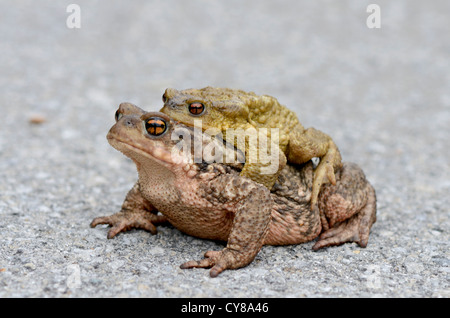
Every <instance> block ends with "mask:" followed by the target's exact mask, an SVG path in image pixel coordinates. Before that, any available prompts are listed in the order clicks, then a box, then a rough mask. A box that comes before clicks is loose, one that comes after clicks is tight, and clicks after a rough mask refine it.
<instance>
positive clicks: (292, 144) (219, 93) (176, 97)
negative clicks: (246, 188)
mask: <svg viewBox="0 0 450 318" xmlns="http://www.w3.org/2000/svg"><path fill="white" fill-rule="evenodd" d="M163 102H164V106H163V108H162V109H161V110H160V111H161V112H163V113H165V114H167V115H169V116H171V117H172V118H173V119H176V120H178V121H181V122H182V123H184V124H187V125H190V126H193V125H194V120H196V119H201V120H202V127H203V128H204V129H210V128H216V129H218V130H220V131H221V133H222V134H223V136H224V139H225V140H227V141H229V142H230V143H232V144H234V145H236V146H237V147H238V148H239V149H241V150H242V151H244V152H245V155H246V157H247V158H253V157H251V156H250V154H255V153H258V151H259V154H261V153H268V152H272V153H274V152H275V153H277V154H278V155H279V157H275V159H276V160H277V167H276V169H275V170H274V169H272V167H268V166H269V165H270V164H271V163H270V162H269V163H264V162H262V160H258V158H257V159H256V160H254V161H250V160H247V162H246V164H245V166H244V168H243V169H242V171H241V176H245V177H248V178H250V179H252V180H255V181H257V182H259V183H261V184H263V185H265V186H266V187H267V188H268V189H269V190H270V189H271V188H272V186H273V185H274V184H275V182H276V181H277V178H278V175H279V174H280V172H281V171H282V170H283V168H284V166H285V164H286V159H287V161H289V162H291V163H296V164H302V163H305V162H307V161H309V160H311V159H312V158H314V157H317V158H320V162H319V164H318V166H317V168H316V169H315V171H314V182H313V189H312V199H311V205H312V206H313V205H315V204H316V202H317V197H318V195H319V192H320V188H321V186H322V184H324V183H327V182H328V181H329V182H331V183H332V184H335V176H334V173H335V171H336V170H337V169H338V168H339V167H340V166H341V155H340V152H339V150H338V148H337V146H336V145H335V143H334V142H333V140H332V139H331V138H330V137H329V136H328V135H327V134H325V133H323V132H321V131H319V130H316V129H314V128H308V129H305V128H304V127H303V126H302V125H301V123H300V122H299V121H298V118H297V116H296V115H295V113H294V112H292V111H291V110H289V109H288V108H286V107H285V106H283V105H281V104H280V103H279V102H278V100H277V99H276V98H274V97H271V96H268V95H262V96H258V95H256V94H254V93H252V92H244V91H242V90H236V89H229V88H215V87H205V88H202V89H186V90H181V91H179V90H176V89H172V88H168V89H166V91H165V93H164V95H163ZM230 128H232V129H243V130H246V129H249V128H254V129H256V130H260V128H278V129H279V133H278V134H279V136H278V140H272V142H270V143H269V144H270V146H267V148H271V147H273V148H271V150H270V151H269V149H263V148H265V146H264V145H261V144H256V143H248V141H247V140H246V141H245V144H244V143H240V144H239V143H237V142H236V141H235V140H234V137H235V135H231V136H227V133H226V131H227V129H230ZM267 137H268V139H271V135H270V131H268V136H267ZM278 147H279V149H275V148H278ZM243 148H245V149H243ZM256 148H258V149H256ZM274 150H275V151H274ZM279 150H281V151H279ZM272 158H273V157H272ZM265 168H267V169H266V170H264V169H265ZM269 168H270V169H269Z"/></svg>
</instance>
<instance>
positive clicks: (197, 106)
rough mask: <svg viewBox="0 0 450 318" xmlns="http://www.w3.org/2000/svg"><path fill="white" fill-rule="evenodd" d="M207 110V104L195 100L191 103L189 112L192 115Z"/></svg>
mask: <svg viewBox="0 0 450 318" xmlns="http://www.w3.org/2000/svg"><path fill="white" fill-rule="evenodd" d="M204 111H205V105H203V104H202V103H200V102H193V103H191V104H189V112H190V113H191V114H192V115H201V114H202V113H203V112H204Z"/></svg>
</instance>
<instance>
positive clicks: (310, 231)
mask: <svg viewBox="0 0 450 318" xmlns="http://www.w3.org/2000/svg"><path fill="white" fill-rule="evenodd" d="M190 132H193V128H192V127H188V126H185V125H183V124H181V123H178V122H177V121H175V120H173V119H171V118H170V117H168V116H167V115H165V114H162V113H159V112H151V113H147V112H144V111H143V110H142V109H140V108H138V107H136V106H134V105H132V104H128V103H123V104H121V105H120V107H119V109H118V111H117V112H116V124H115V125H114V126H113V127H112V128H111V129H110V131H109V132H108V135H107V139H108V141H109V143H110V144H111V145H112V146H113V147H114V148H116V149H117V150H119V151H121V152H122V153H123V154H125V155H126V156H127V157H129V158H131V159H132V160H133V161H134V163H135V164H136V167H137V171H138V180H137V182H136V184H135V185H134V186H133V188H132V189H131V190H130V191H129V192H128V194H127V196H126V197H125V201H124V203H123V205H122V208H121V210H120V212H118V213H116V214H113V215H111V216H105V217H99V218H95V219H94V220H93V221H92V222H91V226H92V227H95V226H96V225H98V224H109V225H111V226H112V228H111V229H110V230H109V232H108V238H112V237H114V236H115V235H117V234H118V233H119V232H122V231H126V230H129V229H131V228H143V229H146V230H148V231H150V232H151V233H152V234H155V233H156V225H158V224H161V223H164V222H167V221H168V222H170V223H171V224H172V225H173V226H174V227H176V228H177V229H179V230H180V231H182V232H184V233H187V234H189V235H192V236H196V237H200V238H207V239H215V240H222V241H226V242H227V245H226V247H225V248H224V249H223V250H221V251H208V252H206V254H205V258H203V259H201V260H199V261H188V262H186V263H184V264H182V265H181V268H193V267H203V268H211V270H210V275H211V276H212V277H215V276H217V275H218V274H220V273H221V272H222V271H224V270H226V269H234V268H239V267H243V266H246V265H248V264H249V263H250V262H252V260H253V259H254V258H255V256H256V255H257V253H258V251H259V250H260V249H261V247H262V246H263V245H265V244H271V245H285V244H299V243H303V242H307V241H311V240H313V239H315V238H317V237H318V240H317V242H316V243H315V245H314V246H313V249H314V250H317V249H320V248H322V247H326V246H331V245H338V244H343V243H345V242H357V243H358V244H359V245H360V246H362V247H365V246H366V245H367V242H368V238H369V231H370V228H371V226H372V224H373V223H374V222H375V220H376V197H375V191H374V189H373V187H372V186H371V185H370V183H369V182H368V181H367V180H366V178H365V176H364V173H363V172H362V170H361V169H360V168H359V167H358V166H357V165H355V164H352V163H344V164H343V165H342V167H339V168H338V169H337V170H336V184H335V185H332V184H330V183H328V184H325V185H323V186H322V189H321V191H320V193H319V197H318V205H317V206H315V207H314V208H311V204H310V201H311V196H312V191H311V190H312V184H313V174H314V171H313V166H312V163H311V162H310V161H309V162H307V163H305V164H301V165H294V164H292V165H291V164H288V165H286V166H285V167H284V168H283V170H282V171H281V173H280V174H279V176H278V179H277V181H276V183H275V184H274V186H273V187H272V189H271V191H269V190H268V189H267V188H266V187H264V186H263V185H261V184H259V183H257V182H255V181H253V180H251V179H249V178H246V177H243V176H241V175H240V172H241V169H242V167H243V165H242V163H239V162H237V163H233V164H227V163H219V162H215V161H205V160H201V161H200V162H197V161H196V160H195V158H194V157H195V151H194V150H193V149H192V148H191V149H189V148H184V147H180V143H181V145H182V146H183V145H184V144H185V143H187V144H191V141H192V140H193V141H194V143H195V142H197V143H198V142H200V143H202V144H203V145H208V144H209V143H210V142H211V136H208V135H207V134H205V133H203V134H200V135H195V134H194V133H190ZM196 138H197V139H196ZM223 147H224V150H223V152H222V153H223V155H225V154H227V153H228V152H230V151H231V152H233V153H236V156H239V154H238V152H239V151H237V150H236V149H235V147H234V146H232V145H230V144H227V143H226V142H225V143H224V144H223ZM158 212H160V213H158Z"/></svg>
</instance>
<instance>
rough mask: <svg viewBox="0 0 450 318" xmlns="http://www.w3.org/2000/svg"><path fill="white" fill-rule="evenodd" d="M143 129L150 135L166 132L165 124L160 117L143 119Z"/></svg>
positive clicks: (159, 134)
mask: <svg viewBox="0 0 450 318" xmlns="http://www.w3.org/2000/svg"><path fill="white" fill-rule="evenodd" d="M145 129H146V130H147V132H148V133H149V134H150V135H152V136H161V135H162V134H164V133H165V132H166V130H167V124H166V121H165V120H164V119H162V118H160V117H151V118H149V119H147V120H146V121H145Z"/></svg>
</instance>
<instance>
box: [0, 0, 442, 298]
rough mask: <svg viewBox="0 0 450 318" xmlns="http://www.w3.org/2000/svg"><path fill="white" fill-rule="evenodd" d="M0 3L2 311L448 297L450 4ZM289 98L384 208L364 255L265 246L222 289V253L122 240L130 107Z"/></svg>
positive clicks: (138, 234)
mask: <svg viewBox="0 0 450 318" xmlns="http://www.w3.org/2000/svg"><path fill="white" fill-rule="evenodd" d="M372 2H374V1H360V0H352V1H344V0H342V1H323V0H317V1H306V0H305V1H303V0H301V1H300V0H295V1H284V0H281V1H269V0H267V1H261V0H258V1H256V0H249V1H237V0H232V1H206V0H203V1H202V0H194V1H175V0H168V1H167V0H166V1H143V0H141V1H132V2H131V1H118V0H114V1H112V0H111V1H87V0H83V1H81V0H79V1H77V2H76V3H77V4H79V6H80V8H81V28H79V29H69V28H68V27H67V26H66V19H67V17H68V16H69V14H70V13H67V12H66V8H67V6H68V5H69V4H70V3H71V2H69V1H51V0H48V1H44V0H34V1H31V0H29V1H24V0H20V1H14V2H11V1H1V2H0V16H1V17H0V52H1V58H0V108H1V113H2V115H3V119H4V120H3V121H2V124H1V125H0V297H123V296H124V297H449V296H450V284H449V250H450V249H449V214H450V213H449V205H450V200H449V198H450V196H449V193H450V168H449V155H450V152H449V149H450V128H449V127H450V90H449V88H450V64H449V52H450V37H449V36H448V30H449V22H448V13H449V12H450V2H449V1H446V0H443V1H428V2H427V1H406V0H404V1H403V0H397V1H387V0H386V1H381V0H377V1H376V3H377V4H379V6H380V8H381V28H380V29H369V28H368V27H367V26H366V19H367V17H368V15H369V13H367V12H366V8H367V5H368V4H370V3H372ZM207 85H212V86H226V87H233V88H241V89H244V90H249V91H255V92H256V93H259V94H269V95H273V96H276V97H277V98H278V99H279V100H280V101H281V102H282V103H283V104H285V105H287V106H288V107H289V108H291V109H293V110H295V111H296V112H297V114H298V116H299V118H300V121H301V122H302V123H303V125H304V126H305V127H310V126H313V127H315V128H317V129H321V130H323V131H325V132H327V133H328V134H330V135H331V136H332V137H333V139H334V140H335V142H336V143H337V145H338V146H339V147H340V149H341V152H342V155H343V158H344V160H346V161H352V162H356V163H358V164H359V165H360V166H361V167H362V168H363V169H364V171H365V172H366V175H367V177H368V179H369V180H370V182H371V183H372V184H373V185H374V187H375V188H376V191H377V196H378V221H377V223H376V224H375V225H374V227H373V228H372V233H371V237H370V240H369V245H368V246H367V248H365V249H362V248H360V247H358V246H357V245H356V244H345V245H343V246H339V247H332V248H328V249H325V250H321V251H319V252H313V251H312V250H311V247H312V245H313V242H311V243H307V244H303V245H296V246H284V247H271V246H266V247H264V248H263V249H262V250H261V252H260V253H259V254H258V256H257V257H256V259H255V261H254V262H253V263H251V264H250V265H249V266H247V267H245V268H242V269H239V270H234V271H232V270H230V271H226V272H224V273H222V274H221V275H220V276H219V277H217V278H214V279H211V278H210V277H209V275H208V271H207V270H204V269H193V270H181V269H179V265H180V264H181V263H183V262H185V261H186V260H191V259H198V258H200V257H201V256H202V255H203V253H204V252H205V251H207V250H210V249H220V248H222V246H221V244H220V243H217V242H213V241H208V240H201V239H197V238H194V237H190V236H188V235H185V234H183V233H181V232H179V231H178V230H176V229H174V228H172V227H170V226H161V227H159V232H158V234H157V235H155V236H152V235H151V234H150V233H147V232H144V231H139V230H132V231H130V232H128V233H125V234H121V235H119V236H117V237H116V238H114V239H112V240H107V239H106V233H107V227H105V226H99V227H97V228H95V229H91V228H90V227H89V223H90V221H91V220H92V219H93V218H94V217H97V216H100V215H109V214H112V213H115V212H117V211H118V209H119V208H120V205H121V203H122V201H123V199H124V197H125V194H126V193H127V191H128V189H129V188H131V186H132V185H133V184H134V182H135V179H136V170H135V167H134V166H133V164H132V162H131V161H130V160H128V159H127V158H125V157H124V156H123V155H121V154H120V153H119V152H117V151H116V150H114V149H113V148H111V147H110V146H109V145H108V143H107V141H106V138H105V136H106V133H107V131H108V129H109V127H110V126H111V125H112V124H113V122H114V112H115V110H116V109H117V106H118V105H119V103H120V102H123V101H128V102H133V103H135V104H137V105H139V106H141V107H142V108H144V109H147V110H158V109H159V108H160V107H161V104H162V102H161V95H162V93H163V91H164V89H165V88H166V87H174V88H179V89H182V88H190V87H204V86H207Z"/></svg>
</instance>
